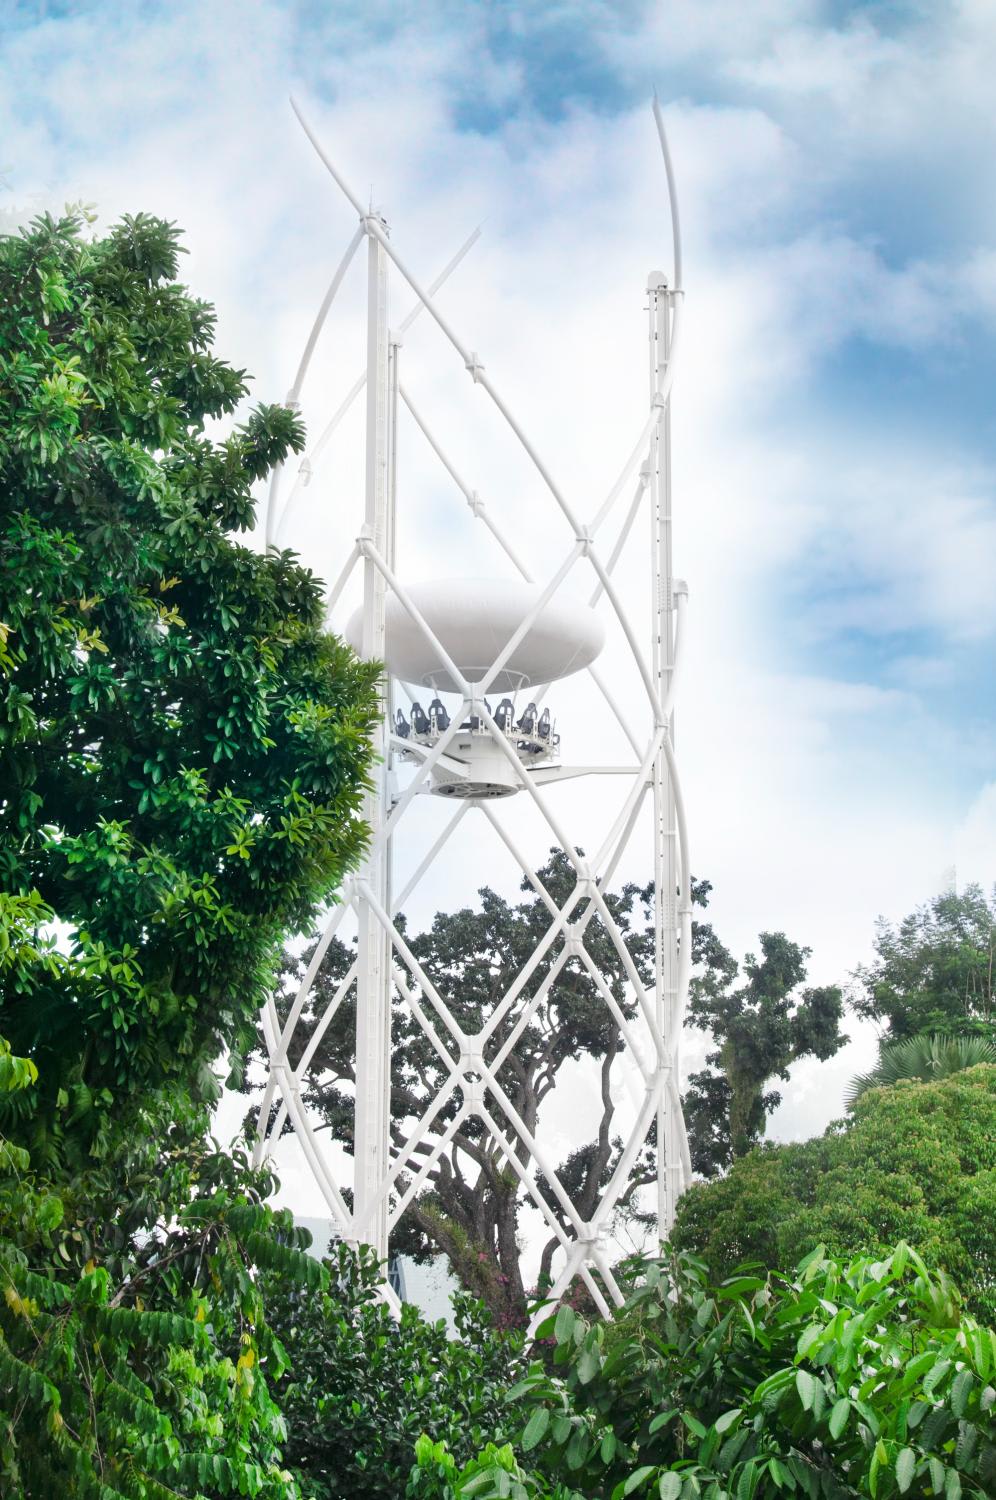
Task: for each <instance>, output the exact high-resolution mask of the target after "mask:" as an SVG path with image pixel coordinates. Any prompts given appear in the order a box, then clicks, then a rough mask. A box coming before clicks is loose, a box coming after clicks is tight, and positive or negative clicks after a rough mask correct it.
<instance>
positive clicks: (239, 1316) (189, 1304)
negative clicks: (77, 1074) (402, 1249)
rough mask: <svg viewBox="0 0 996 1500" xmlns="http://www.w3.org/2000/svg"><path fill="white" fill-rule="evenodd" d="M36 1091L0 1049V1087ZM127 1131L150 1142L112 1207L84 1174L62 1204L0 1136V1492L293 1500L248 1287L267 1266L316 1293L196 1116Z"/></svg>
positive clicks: (144, 1117)
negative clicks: (137, 1231) (127, 1190)
mask: <svg viewBox="0 0 996 1500" xmlns="http://www.w3.org/2000/svg"><path fill="white" fill-rule="evenodd" d="M34 1078H35V1070H34V1066H33V1064H31V1062H30V1060H28V1059H17V1058H16V1057H13V1056H12V1055H11V1054H10V1052H9V1050H8V1049H7V1046H6V1044H5V1043H2V1042H0V1088H2V1089H6V1090H8V1091H10V1092H13V1091H14V1090H21V1089H25V1088H30V1087H31V1086H32V1085H33V1083H34ZM133 1123H135V1124H138V1125H140V1126H142V1127H143V1128H144V1129H145V1130H146V1131H147V1132H148V1133H147V1134H144V1135H143V1136H142V1137H140V1138H138V1139H137V1140H136V1141H135V1142H134V1144H133V1145H132V1147H131V1148H130V1149H128V1148H126V1147H124V1146H121V1147H120V1148H119V1149H118V1150H117V1151H116V1152H115V1153H114V1156H113V1162H114V1169H115V1171H122V1170H133V1171H135V1173H136V1177H137V1181H136V1183H135V1184H134V1185H132V1186H131V1194H132V1196H131V1197H128V1196H127V1195H125V1197H126V1201H125V1202H124V1203H122V1201H121V1200H122V1196H123V1195H122V1190H121V1183H120V1181H118V1182H116V1183H114V1182H112V1181H111V1180H110V1178H109V1177H108V1176H107V1175H106V1172H102V1171H101V1170H100V1169H99V1168H98V1169H96V1170H95V1171H94V1172H93V1173H92V1174H90V1175H88V1176H84V1177H80V1176H77V1177H76V1178H75V1179H74V1180H73V1182H72V1183H70V1184H69V1186H68V1190H66V1189H64V1188H63V1186H62V1184H61V1183H59V1182H57V1181H53V1180H52V1179H51V1178H50V1177H49V1176H47V1175H46V1174H45V1173H36V1172H34V1171H33V1169H32V1162H31V1158H30V1154H29V1153H28V1152H27V1151H25V1150H24V1149H23V1148H21V1147H18V1146H15V1145H13V1144H12V1143H11V1142H10V1141H8V1140H5V1139H3V1137H2V1136H0V1292H2V1296H0V1491H2V1493H3V1494H4V1495H5V1496H9V1497H10V1500H37V1497H41V1496H49V1495H51V1496H55V1495H67V1496H70V1495H71V1496H79V1497H81V1500H83V1497H94V1500H154V1497H162V1496H165V1495H169V1496H172V1497H175V1496H183V1495H187V1496H191V1497H194V1496H197V1497H212V1500H213V1497H215V1496H219V1497H220V1496H221V1495H229V1494H232V1493H236V1492H237V1493H240V1494H253V1495H256V1496H259V1497H261V1500H293V1497H295V1496H296V1495H297V1494H298V1491H297V1487H296V1485H295V1484H294V1482H293V1479H292V1476H291V1474H290V1473H289V1471H288V1470H286V1469H285V1468H284V1466H283V1463H282V1460H281V1453H280V1444H281V1442H282V1440H283V1438H284V1435H285V1427H284V1421H283V1418H282V1416H281V1413H280V1411H279V1409H278V1408H277V1406H276V1404H275V1402H274V1400H273V1397H272V1395H271V1394H270V1389H269V1383H268V1382H269V1379H270V1378H272V1377H274V1376H279V1374H280V1371H281V1370H282V1369H283V1367H284V1365H285V1362H286V1360H285V1356H284V1353H283V1350H282V1349H281V1346H280V1343H279V1340H277V1339H276V1338H275V1337H274V1336H273V1335H272V1333H271V1332H270V1330H269V1328H268V1326H267V1323H266V1320H265V1316H264V1312H263V1304H262V1299H261V1296H260V1290H259V1277H260V1272H261V1270H262V1269H263V1268H265V1269H266V1270H267V1271H268V1272H269V1273H270V1274H273V1273H274V1272H275V1271H276V1270H277V1268H279V1269H280V1272H281V1274H282V1275H283V1277H284V1278H285V1279H286V1280H287V1281H288V1282H289V1283H291V1284H294V1285H297V1286H299V1287H300V1288H301V1289H302V1290H304V1289H306V1288H310V1289H311V1292H312V1294H314V1293H315V1292H316V1291H319V1290H320V1288H321V1286H322V1285H323V1282H324V1280H325V1277H324V1273H323V1271H322V1268H321V1266H320V1265H319V1264H318V1263H317V1262H316V1261H314V1260H312V1259H311V1258H310V1257H309V1256H307V1255H306V1254H304V1244H305V1242H306V1238H307V1237H306V1236H305V1235H303V1234H302V1233H300V1232H298V1231H296V1230H295V1229H294V1227H293V1224H292V1221H291V1219H290V1215H289V1214H287V1213H283V1214H276V1213H274V1212H273V1211H272V1210H271V1209H269V1208H267V1207H266V1206H265V1205H264V1204H263V1202H262V1199H261V1195H262V1194H263V1193H266V1192H268V1191H269V1190H270V1188H271V1187H272V1184H271V1183H269V1182H267V1180H266V1179H265V1178H263V1177H258V1176H257V1177H254V1176H253V1174H251V1173H250V1172H249V1170H248V1165H247V1163H245V1162H244V1161H242V1162H240V1161H239V1160H237V1159H235V1160H233V1159H232V1158H231V1157H230V1156H229V1155H228V1154H227V1153H225V1152H221V1151H218V1150H217V1149H216V1148H213V1147H212V1146H211V1145H210V1143H207V1142H205V1140H204V1119H203V1118H202V1117H198V1116H197V1114H196V1112H195V1113H194V1114H193V1115H192V1116H190V1117H187V1118H183V1117H182V1116H181V1118H180V1119H179V1120H177V1119H175V1118H174V1119H169V1118H168V1117H167V1114H166V1111H165V1110H164V1109H160V1111H159V1112H158V1114H157V1113H153V1112H144V1113H140V1114H139V1116H138V1118H137V1119H134V1120H133ZM153 1203H154V1207H153ZM101 1210H103V1211H104V1212H105V1213H108V1214H109V1218H107V1219H104V1220H103V1221H102V1222H98V1216H99V1214H100V1212H101ZM136 1219H137V1220H138V1222H139V1223H140V1224H141V1226H142V1230H143V1233H142V1235H141V1237H140V1241H139V1242H136V1241H135V1240H134V1239H133V1238H132V1237H131V1236H130V1235H129V1232H128V1231H129V1227H133V1222H134V1221H135V1220H136ZM130 1221H131V1225H130ZM84 1256H87V1259H86V1260H85V1262H84V1261H83V1257H84Z"/></svg>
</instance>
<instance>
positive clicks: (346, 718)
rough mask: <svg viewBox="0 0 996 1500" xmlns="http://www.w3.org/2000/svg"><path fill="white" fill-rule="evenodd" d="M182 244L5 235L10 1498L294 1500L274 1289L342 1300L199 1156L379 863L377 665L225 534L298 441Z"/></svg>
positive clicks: (134, 229) (158, 225) (0, 1245)
mask: <svg viewBox="0 0 996 1500" xmlns="http://www.w3.org/2000/svg"><path fill="white" fill-rule="evenodd" d="M178 254H179V246H178V243H177V233H176V231H175V229H174V228H173V226H171V225H169V224H166V223H164V222H163V221H162V220H158V219H152V218H148V217H145V216H142V215H139V216H138V217H136V218H132V219H126V220H124V221H123V223H121V224H120V225H118V226H117V227H116V228H114V229H112V230H111V231H110V233H109V234H107V235H106V236H105V237H103V238H99V239H98V238H92V237H88V236H87V232H86V230H85V227H84V221H83V217H82V216H81V215H80V214H76V213H69V214H68V215H67V216H66V217H65V218H63V219H60V220H55V219H52V218H48V217H46V218H44V219H41V220H39V221H37V222H36V223H35V224H34V225H32V226H31V228H30V229H29V230H27V231H26V232H25V233H23V234H22V235H21V236H19V237H17V238H11V237H8V238H0V620H2V622H3V623H2V628H0V996H2V1016H0V1020H2V1029H3V1031H4V1033H5V1034H6V1036H7V1037H8V1038H9V1039H10V1041H9V1044H8V1043H7V1042H3V1043H0V1291H2V1293H3V1295H2V1297H0V1490H2V1492H3V1494H4V1495H10V1496H11V1497H12V1500H36V1497H41V1496H46V1497H47V1496H57V1495H58V1496H61V1495H72V1496H79V1497H81V1500H91V1497H92V1500H163V1497H164V1496H170V1497H173V1500H175V1497H176V1496H190V1497H194V1496H196V1497H201V1500H215V1497H221V1496H223V1495H230V1494H232V1493H239V1494H243V1495H257V1496H260V1497H265V1500H292V1497H294V1496H295V1495H296V1494H297V1493H298V1492H297V1488H296V1485H295V1483H294V1481H293V1479H292V1477H291V1475H290V1474H289V1472H288V1471H286V1470H285V1469H283V1467H282V1465H281V1459H280V1444H281V1442H282V1440H283V1437H284V1423H283V1419H282V1417H281V1415H280V1412H279V1411H278V1409H277V1407H276V1405H275V1403H274V1401H273V1399H272V1396H271V1395H270V1393H269V1383H270V1380H271V1379H272V1378H273V1377H274V1376H277V1375H279V1373H280V1371H281V1370H282V1368H283V1366H284V1363H285V1356H284V1354H283V1352H282V1350H281V1348H280V1343H279V1340H278V1339H276V1338H275V1337H274V1336H273V1335H272V1334H271V1333H270V1331H269V1330H268V1328H267V1325H266V1320H265V1315H264V1308H263V1303H262V1300H261V1295H260V1278H261V1273H262V1272H263V1271H267V1272H271V1273H274V1272H278V1271H279V1273H280V1274H281V1275H282V1276H283V1277H285V1278H287V1279H288V1280H289V1281H290V1282H292V1283H295V1284H299V1285H301V1286H303V1287H307V1288H309V1289H310V1290H311V1291H312V1292H315V1291H317V1290H319V1289H320V1288H321V1286H322V1285H323V1284H324V1283H325V1281H326V1279H327V1278H326V1273H325V1272H324V1271H323V1270H322V1268H321V1266H320V1265H318V1263H317V1262H315V1261H312V1260H311V1259H309V1258H308V1257H306V1256H305V1255H304V1253H303V1246H304V1239H303V1238H302V1236H301V1235H299V1234H298V1233H297V1232H296V1231H295V1230H294V1228H293V1226H292V1224H291V1221H290V1219H289V1216H287V1215H278V1214H275V1213H274V1212H273V1211H272V1210H271V1209H269V1208H267V1207H266V1205H265V1203H264V1202H263V1199H264V1197H265V1196H266V1195H267V1194H268V1193H269V1191H270V1190H271V1188H272V1181H271V1179H269V1178H268V1177H267V1176H266V1175H265V1174H263V1175H260V1174H254V1173H253V1172H252V1171H251V1170H250V1169H249V1166H248V1163H247V1162H246V1161H245V1159H244V1158H241V1159H240V1158H239V1157H232V1156H230V1155H229V1154H227V1153H224V1152H221V1151H219V1150H218V1149H217V1147H216V1146H215V1145H214V1143H213V1142H212V1141H211V1140H210V1139H209V1137H208V1134H207V1127H208V1108H207V1105H208V1103H209V1102H210V1101H211V1099H212V1098H213V1096H214V1092H215V1089H216V1085H215V1083H214V1078H213V1075H212V1073H211V1071H210V1065H211V1063H212V1062H213V1061H214V1059H215V1058H216V1056H217V1054H218V1052H219V1050H220V1049H221V1048H222V1047H223V1046H225V1045H227V1046H228V1047H229V1048H231V1049H232V1050H233V1052H234V1054H235V1059H236V1061H237V1060H238V1057H239V1053H240V1051H241V1050H242V1048H243V1046H244V1044H245V1042H246V1040H247V1039H248V1038H249V1037H251V1036H252V1035H254V1022H255V1017H256V1013H257V1010H258V1007H259V1004H260V1001H261V999H262V997H263V995H264V993H265V992H266V990H267V989H268V987H269V985H270V984H271V983H272V980H273V977H274V974H275V972H276V969H277V965H278V959H279V954H280V952H281V949H282V944H283V942H284V941H285V939H286V937H287V936H288V934H289V932H290V931H293V930H297V929H299V928H301V927H303V926H305V925H306V924H307V923H308V922H309V921H310V920H311V919H312V917H313V914H314V912H315V910H316V908H317V906H318V904H319V903H320V902H321V901H322V900H324V899H326V898H327V897H328V896H329V895H330V894H331V892H332V890H333V889H334V886H335V884H336V882H337V881H338V879H339V877H340V875H341V873H342V871H343V870H344V869H345V868H346V867H347V866H348V865H349V864H351V863H352V862H354V861H355V860H356V859H357V858H358V856H359V855H360V853H361V851H362V847H363V840H364V837H365V830H364V827H363V825H362V823H361V821H360V819H359V816H358V809H359V804H360V798H361V796H362V791H363V785H364V779H365V775H366V768H367V765H368V762H369V756H370V744H369V731H370V727H371V724H372V722H373V718H374V715H375V714H376V713H377V701H376V685H375V673H374V672H373V669H372V668H371V667H369V666H367V665H363V664H361V663H358V662H357V660H356V659H355V657H354V656H353V655H352V654H351V653H350V652H349V651H348V650H347V649H346V648H345V647H344V646H343V645H341V644H340V643H339V642H337V641H336V640H334V639H333V638H330V637H328V636H326V635H325V634H324V633H323V630H322V601H321V591H320V585H319V583H318V581H317V580H316V579H314V578H313V577H312V576H311V575H310V574H309V573H307V572H306V571H304V570H303V569H302V568H300V567H299V566H298V565H297V563H296V562H295V561H294V559H293V557H292V556H291V555H290V554H287V553H284V554H281V555H280V556H268V557H261V556H259V555H258V554H256V553H255V552H253V551H251V550H250V549H249V548H247V547H245V546H241V545H238V544H237V543H236V542H234V541H233V540H232V539H231V537H230V536H229V533H230V532H232V531H238V530H245V529H246V528H247V527H248V526H249V525H250V524H251V522H252V495H251V490H252V486H253V484H254V483H255V481H256V480H258V479H260V478H262V477H263V476H264V475H265V474H266V472H267V470H268V469H269V468H270V467H271V465H272V464H273V463H275V462H276V461H278V460H279V459H280V458H282V457H283V456H284V455H285V454H286V453H287V452H288V451H290V450H291V449H296V448H300V446H301V443H302V441H303V434H302V430H301V428H300V426H299V424H298V422H297V419H296V418H295V417H294V416H293V415H292V414H291V413H290V412H288V411H287V410H285V409H283V408H279V407H260V408H258V409H257V410H256V411H255V412H252V413H251V414H250V415H249V416H248V418H247V419H246V420H245V422H244V423H243V424H242V425H241V426H237V427H236V428H235V429H234V431H233V432H232V434H231V436H229V437H228V438H225V439H223V440H220V441H214V440H212V439H211V438H209V437H208V436H207V435H206V432H205V427H206V424H207V423H208V421H209V420H211V419H213V418H217V417H225V416H227V415H229V414H232V413H234V411H235V409H236V407H237V405H238V403H239V402H240V401H241V399H242V396H243V394H244V392H245V380H244V377H243V375H242V373H241V372H239V371H236V370H233V369H231V368H230V367H229V366H227V365H225V364H224V363H223V362H222V361H221V360H219V359H218V358H216V356H215V355H214V354H213V353H212V351H211V347H210V345H211V334H212V330H213V324H214V315H213V312H212V310H211V308H210V307H209V306H207V304H205V303H202V302H199V301H197V300H195V299H194V298H192V297H190V296H189V294H188V293H187V292H186V290H185V289H184V288H183V287H182V286H181V285H180V284H179V283H178V282H177V280H176V273H177V268H178Z"/></svg>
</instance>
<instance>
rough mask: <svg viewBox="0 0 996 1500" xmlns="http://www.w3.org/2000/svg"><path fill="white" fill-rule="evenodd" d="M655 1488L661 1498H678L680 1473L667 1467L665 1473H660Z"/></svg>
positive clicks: (676, 1499) (662, 1499) (668, 1499)
mask: <svg viewBox="0 0 996 1500" xmlns="http://www.w3.org/2000/svg"><path fill="white" fill-rule="evenodd" d="M657 1489H658V1491H659V1493H660V1497H661V1500H678V1496H679V1495H680V1494H681V1475H680V1474H676V1473H675V1472H674V1470H673V1469H669V1470H668V1472H667V1473H666V1474H662V1475H661V1477H660V1481H659V1482H658V1485H657Z"/></svg>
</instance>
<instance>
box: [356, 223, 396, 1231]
mask: <svg viewBox="0 0 996 1500" xmlns="http://www.w3.org/2000/svg"><path fill="white" fill-rule="evenodd" d="M367 246H368V250H367V254H368V293H367V439H366V506H365V514H364V520H365V525H366V528H367V533H368V535H369V537H370V539H371V540H372V541H373V543H374V546H375V547H376V548H377V550H378V552H379V553H380V554H381V555H382V556H383V555H386V554H387V552H388V550H389V540H390V537H391V533H392V530H393V527H392V523H391V517H390V515H389V483H388V445H389V416H388V326H387V254H386V252H385V250H384V248H383V246H382V245H381V243H380V242H379V240H377V239H376V238H375V237H374V235H372V234H371V235H369V237H368V241H367ZM385 609H386V585H385V582H384V578H383V576H382V574H381V573H380V571H379V570H378V569H377V567H376V566H375V565H374V563H373V562H372V561H371V560H370V559H369V558H367V559H366V561H365V562H364V570H363V641H362V651H361V654H362V656H363V657H364V658H366V659H368V660H370V659H378V660H382V659H383V656H384V640H385ZM385 749H386V735H385V728H384V721H383V718H382V720H381V723H380V726H379V728H378V730H377V733H376V736H375V741H374V754H375V757H376V759H375V764H374V769H373V773H372V774H373V779H374V783H375V784H374V785H373V786H372V787H371V789H370V791H369V792H368V793H367V796H366V799H365V802H364V808H363V816H364V818H365V820H366V822H367V824H368V826H369V828H370V834H371V838H372V839H374V840H375V839H376V838H377V836H378V834H379V833H380V829H381V826H382V824H383V821H384V818H385V817H386V815H387V811H388V803H387V795H386V794H387V785H386V777H387V763H386V756H385ZM388 868H389V862H388V857H387V854H386V852H385V851H384V850H383V848H381V849H378V850H377V851H376V852H375V853H373V854H372V855H371V856H370V858H369V859H368V860H367V863H366V866H365V868H364V870H363V872H362V875H361V877H360V880H359V882H358V884H359V889H360V900H359V902H358V907H359V913H358V925H359V932H358V960H359V963H358V969H357V981H356V1080H357V1085H356V1114H355V1141H354V1150H353V1160H354V1181H353V1193H354V1208H353V1230H354V1236H353V1237H354V1239H355V1240H356V1241H358V1242H359V1243H362V1244H367V1245H371V1246H373V1248H374V1250H375V1251H376V1252H377V1255H378V1257H379V1258H380V1259H381V1260H385V1259H386V1257H387V1248H388V1247H387V1236H388V1203H387V1200H386V1198H382V1199H381V1200H380V1202H379V1203H378V1202H376V1199H377V1191H378V1188H379V1187H380V1184H381V1183H382V1182H383V1180H384V1178H385V1177H386V1175H387V1171H388V1161H389V1143H390V1125H391V1115H390V1071H391V953H390V946H389V942H388V938H387V935H386V934H385V932H384V930H383V928H382V927H381V925H380V923H379V922H378V921H377V920H376V918H375V917H374V915H373V913H372V912H371V910H370V907H369V904H368V903H367V902H366V901H365V900H364V899H363V891H364V889H369V890H370V891H371V893H372V894H373V895H374V896H375V897H376V899H377V901H378V902H379V903H380V906H381V907H382V908H383V909H384V910H388V909H389V908H390V893H389V891H388V889H387V883H388Z"/></svg>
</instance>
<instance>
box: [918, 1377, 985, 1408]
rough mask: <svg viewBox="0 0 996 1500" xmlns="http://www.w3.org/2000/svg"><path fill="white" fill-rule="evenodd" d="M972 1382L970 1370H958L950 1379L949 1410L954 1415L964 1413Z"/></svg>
mask: <svg viewBox="0 0 996 1500" xmlns="http://www.w3.org/2000/svg"><path fill="white" fill-rule="evenodd" d="M924 1384H926V1382H925V1383H924ZM974 1384H975V1376H974V1375H973V1374H972V1372H971V1370H959V1371H958V1374H957V1375H956V1376H955V1378H954V1380H952V1382H951V1397H950V1400H951V1410H952V1411H953V1412H954V1414H955V1416H956V1417H963V1416H964V1415H965V1407H966V1406H967V1405H968V1398H969V1395H970V1394H971V1390H972V1387H973V1385H974Z"/></svg>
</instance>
